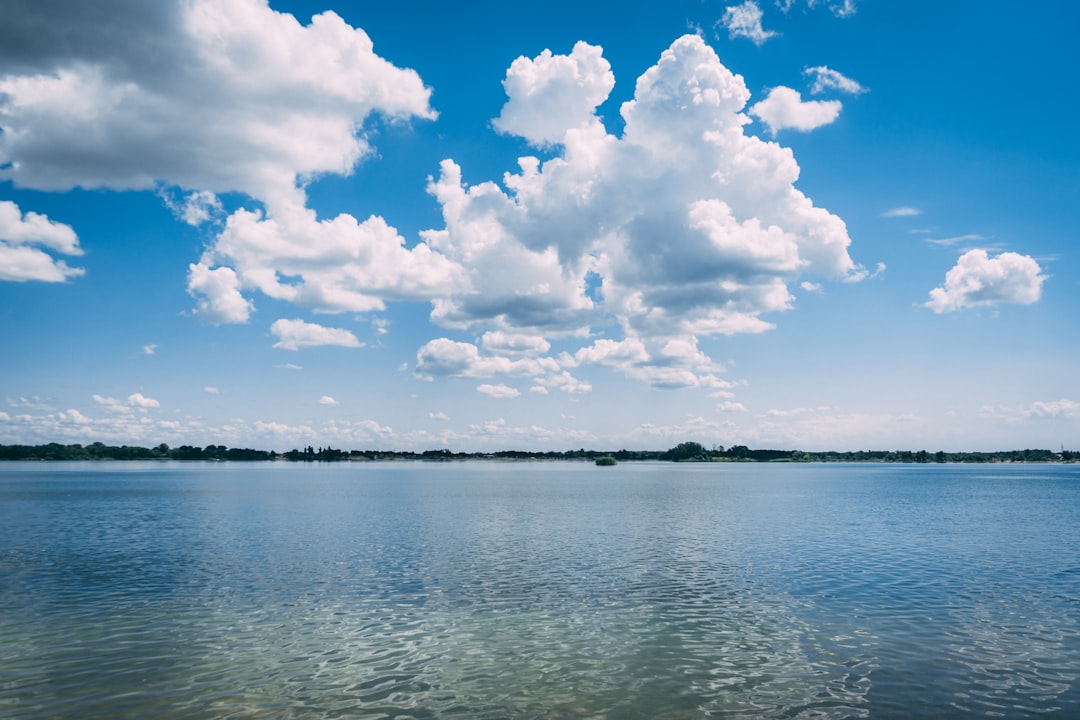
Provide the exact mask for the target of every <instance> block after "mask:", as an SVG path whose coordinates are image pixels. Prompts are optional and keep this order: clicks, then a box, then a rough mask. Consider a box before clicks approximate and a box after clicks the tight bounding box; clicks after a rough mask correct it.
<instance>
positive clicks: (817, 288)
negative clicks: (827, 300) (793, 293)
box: [799, 280, 823, 293]
mask: <svg viewBox="0 0 1080 720" xmlns="http://www.w3.org/2000/svg"><path fill="white" fill-rule="evenodd" d="M799 287H801V288H802V289H803V290H805V291H806V292H812V293H819V292H821V291H822V289H823V288H822V287H821V285H819V284H817V283H813V282H810V281H809V280H804V281H802V282H801V283H799Z"/></svg>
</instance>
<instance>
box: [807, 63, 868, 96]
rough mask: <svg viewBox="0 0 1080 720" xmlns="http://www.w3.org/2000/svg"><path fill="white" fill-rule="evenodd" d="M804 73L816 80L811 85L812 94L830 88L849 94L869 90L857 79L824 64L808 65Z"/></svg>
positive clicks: (859, 93)
mask: <svg viewBox="0 0 1080 720" xmlns="http://www.w3.org/2000/svg"><path fill="white" fill-rule="evenodd" d="M803 74H804V75H808V76H810V77H812V78H813V80H814V82H813V84H812V85H811V86H810V94H811V95H820V94H821V93H823V92H826V91H828V90H837V91H839V92H843V93H847V94H849V95H861V94H863V93H865V92H869V89H868V88H865V87H863V86H862V85H860V84H859V83H858V82H856V81H855V80H852V79H851V78H849V77H847V76H846V75H843V74H841V73H839V72H837V71H836V70H833V69H832V68H829V67H826V66H824V65H819V66H817V67H808V68H806V69H805V70H803Z"/></svg>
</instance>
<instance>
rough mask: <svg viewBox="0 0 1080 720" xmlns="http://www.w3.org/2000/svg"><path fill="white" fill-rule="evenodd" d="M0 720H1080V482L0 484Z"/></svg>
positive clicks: (789, 470)
mask: <svg viewBox="0 0 1080 720" xmlns="http://www.w3.org/2000/svg"><path fill="white" fill-rule="evenodd" d="M0 717H4V718H13V719H27V718H64V717H72V718H76V717H77V718H492V719H496V718H578V717H587V718H706V717H721V718H854V717H869V718H892V717H897V718H899V717H945V718H948V717H1007V718H1013V717H1015V718H1019V717H1063V718H1067V717H1080V466H1076V465H1071V466H1068V465H1066V466H1062V465H1047V466H1041V465H993V466H990V465H982V466H953V465H941V466H939V465H930V466H926V465H915V466H910V465H908V466H905V465H765V464H763V465H753V464H747V465H739V464H713V465H682V464H678V465H677V464H663V463H641V464H635V463H620V464H619V465H618V466H617V467H614V468H597V467H595V466H594V465H592V464H584V463H580V464H579V463H483V462H467V463H447V464H425V463H378V464H338V465H296V464H271V463H267V464H250V465H243V464H240V465H226V464H218V465H213V464H209V465H203V464H180V463H176V464H150V463H147V464H142V463H123V464H121V463H99V464H79V463H70V464H40V463H39V464H20V463H7V464H0Z"/></svg>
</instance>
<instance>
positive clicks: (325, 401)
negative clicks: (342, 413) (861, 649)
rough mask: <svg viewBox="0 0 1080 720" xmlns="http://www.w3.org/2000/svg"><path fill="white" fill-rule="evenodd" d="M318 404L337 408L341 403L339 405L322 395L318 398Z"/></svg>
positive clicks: (327, 396)
mask: <svg viewBox="0 0 1080 720" xmlns="http://www.w3.org/2000/svg"><path fill="white" fill-rule="evenodd" d="M319 404H320V405H329V406H330V407H337V406H338V405H340V404H341V403H339V402H338V401H337V400H335V399H334V398H332V397H330V396H329V395H323V396H322V397H321V398H319Z"/></svg>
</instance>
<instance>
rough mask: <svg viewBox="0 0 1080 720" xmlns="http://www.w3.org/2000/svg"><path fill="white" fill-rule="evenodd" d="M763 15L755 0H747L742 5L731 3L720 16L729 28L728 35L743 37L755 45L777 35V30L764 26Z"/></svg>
mask: <svg viewBox="0 0 1080 720" xmlns="http://www.w3.org/2000/svg"><path fill="white" fill-rule="evenodd" d="M762 17H763V13H762V12H761V7H760V6H759V5H758V4H757V3H756V2H754V0H746V2H744V3H742V4H741V5H729V6H728V7H727V8H726V9H725V10H724V14H723V16H722V17H721V18H720V24H721V25H723V26H724V27H725V28H727V31H728V37H730V38H732V39H735V38H739V37H743V38H746V39H748V40H750V41H752V42H753V43H754V44H755V45H762V44H764V42H765V41H766V40H768V39H769V38H771V37H774V36H775V35H776V33H775V32H773V31H771V30H765V29H764V28H762V26H761V19H762Z"/></svg>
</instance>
